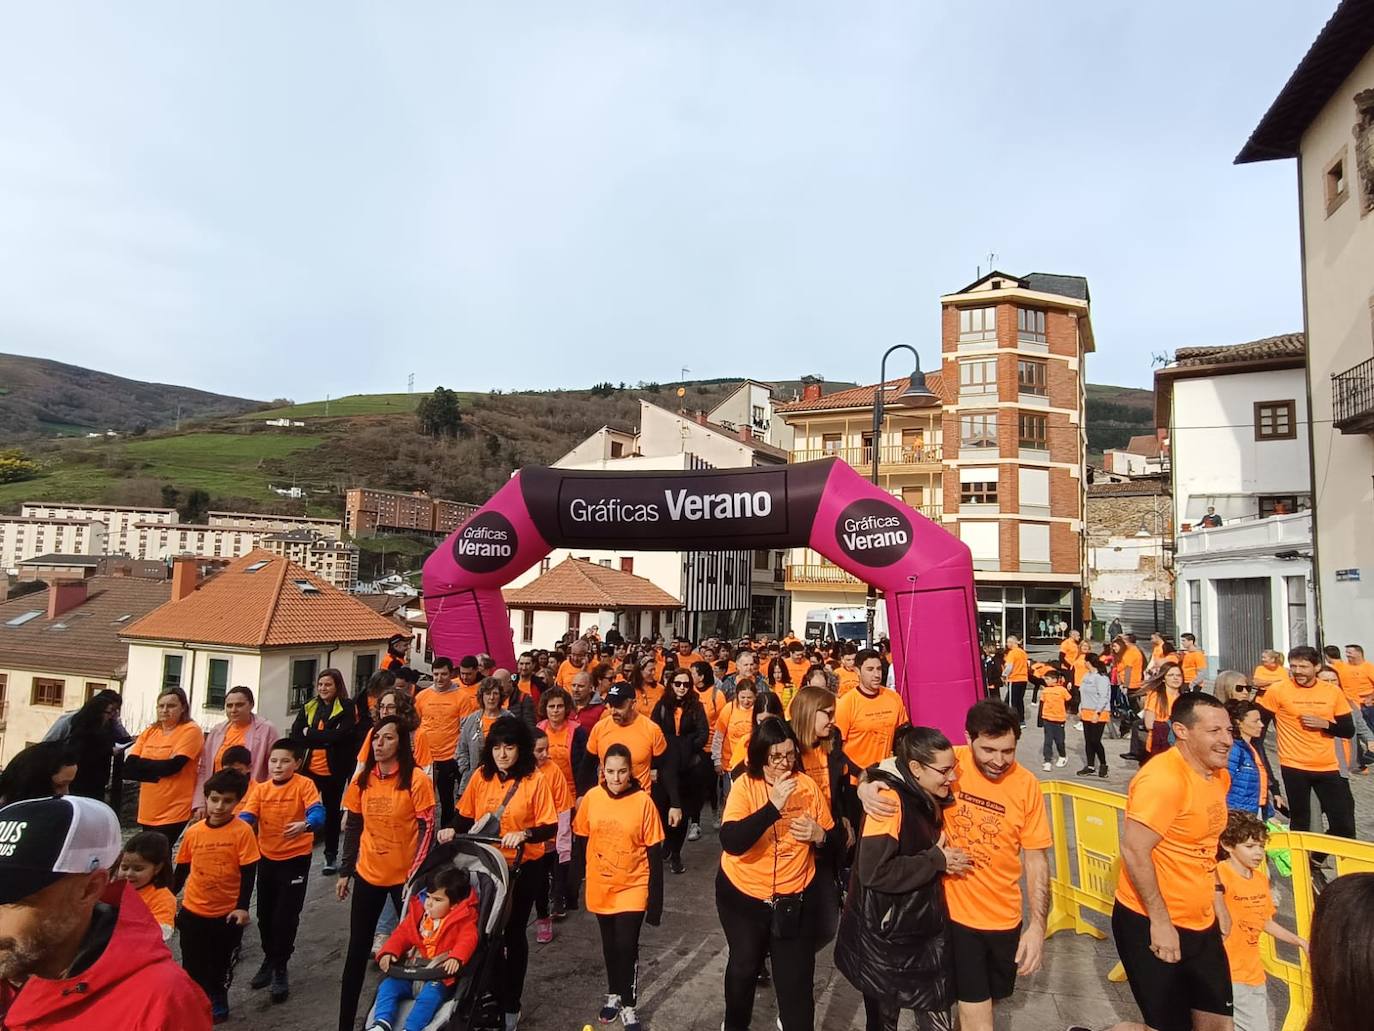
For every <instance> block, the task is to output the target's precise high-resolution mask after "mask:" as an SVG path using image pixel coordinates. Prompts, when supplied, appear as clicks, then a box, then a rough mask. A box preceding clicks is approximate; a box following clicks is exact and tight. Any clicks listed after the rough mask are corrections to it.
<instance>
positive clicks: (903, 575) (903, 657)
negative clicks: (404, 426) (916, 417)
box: [423, 458, 982, 741]
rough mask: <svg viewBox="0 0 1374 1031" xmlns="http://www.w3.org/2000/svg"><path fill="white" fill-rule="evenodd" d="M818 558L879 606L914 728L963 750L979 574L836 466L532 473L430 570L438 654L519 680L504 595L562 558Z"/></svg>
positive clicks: (489, 507)
mask: <svg viewBox="0 0 1374 1031" xmlns="http://www.w3.org/2000/svg"><path fill="white" fill-rule="evenodd" d="M560 546H562V547H582V548H608V549H610V548H615V549H628V550H637V551H688V550H711V549H713V548H714V549H767V548H790V547H810V548H813V549H815V550H816V551H818V552H819V553H820V554H822V555H824V556H825V557H826V558H828V559H830V560H831V561H832V562H834V563H835V564H836V565H838V566H840V567H841V568H843V569H845V570H847V571H848V572H850V573H852V574H853V575H854V576H857V577H859V578H860V579H861V580H864V581H866V582H867V583H870V584H873V585H874V586H876V587H879V588H881V589H882V591H883V592H884V595H885V597H886V604H887V613H888V628H889V631H890V637H891V640H892V651H893V661H894V664H895V667H896V677H895V683H896V686H897V689H898V690H899V691H900V692H901V694H902V696H903V698H904V700H905V702H906V706H907V711H908V712H909V713H910V714H911V719H912V722H913V723H919V724H925V725H928V726H936V727H940V728H941V729H942V730H944V731H945V733H947V734H949V735H950V736H951V738H952V739H953V740H955V741H961V740H962V739H963V724H964V713H965V712H966V711H967V709H968V707H969V706H970V705H972V704H973V703H974V702H975V701H976V700H978V699H979V698H980V697H982V667H981V662H980V655H979V647H978V634H977V624H976V620H975V604H974V589H973V563H972V559H971V557H970V555H969V550H968V547H967V546H966V545H964V543H963V542H962V541H960V540H959V539H958V538H957V537H955V536H954V535H953V534H951V533H949V532H948V531H946V530H944V529H943V528H941V527H940V526H938V525H936V524H935V523H933V522H931V521H930V520H928V519H926V518H924V517H923V516H921V515H920V514H919V513H918V512H916V511H914V510H913V509H911V508H909V507H908V506H906V505H905V504H903V503H902V502H901V501H899V500H897V499H896V498H894V497H893V496H892V495H890V494H887V493H885V492H884V491H881V490H879V489H878V488H877V487H874V486H873V485H872V484H870V483H869V482H868V481H867V480H865V479H863V478H862V477H861V476H859V474H858V473H856V472H855V471H854V470H853V469H851V468H850V467H849V466H848V465H846V464H845V463H844V462H842V461H840V460H839V459H834V458H831V459H824V460H821V461H818V462H804V463H798V464H796V465H786V466H777V467H762V468H750V469H716V470H694V471H688V472H676V471H674V472H604V471H581V470H565V469H550V468H539V467H533V468H527V469H522V470H521V471H520V472H518V473H516V474H515V476H513V477H512V478H511V480H510V482H509V483H507V484H506V485H505V486H504V487H502V488H501V489H500V490H499V491H497V493H496V494H495V495H494V496H493V497H492V499H491V500H490V501H489V502H487V504H486V505H485V506H484V507H483V508H481V509H480V510H479V511H478V512H477V513H476V514H474V515H473V516H472V517H471V518H469V519H468V521H467V522H466V523H464V524H463V525H462V526H460V527H459V528H458V529H457V530H456V531H454V532H453V533H452V534H451V535H450V536H449V537H448V539H447V540H445V541H444V543H443V544H442V545H441V546H440V547H439V548H438V549H437V550H436V551H435V552H434V553H433V554H432V555H430V557H429V558H428V560H426V562H425V566H424V579H423V583H424V596H425V601H424V604H425V612H426V615H427V616H428V618H429V627H430V643H431V646H432V647H433V649H434V652H435V654H439V655H452V656H454V657H455V658H456V657H457V656H459V655H470V654H475V653H477V652H487V653H488V654H490V655H491V656H492V658H494V659H495V660H496V663H497V665H498V666H505V667H507V668H511V669H513V668H514V663H515V647H514V642H513V640H512V634H511V629H510V618H509V616H508V615H507V612H506V605H505V602H504V601H503V600H502V595H501V588H502V587H503V586H504V585H505V584H507V583H509V582H510V581H511V580H512V579H514V578H515V577H516V576H518V575H519V574H520V573H522V572H524V571H525V570H526V569H528V568H530V567H531V566H533V565H534V564H535V563H536V562H538V561H540V560H541V559H542V558H543V557H544V556H545V555H547V554H548V553H549V551H550V550H552V549H553V548H555V547H560Z"/></svg>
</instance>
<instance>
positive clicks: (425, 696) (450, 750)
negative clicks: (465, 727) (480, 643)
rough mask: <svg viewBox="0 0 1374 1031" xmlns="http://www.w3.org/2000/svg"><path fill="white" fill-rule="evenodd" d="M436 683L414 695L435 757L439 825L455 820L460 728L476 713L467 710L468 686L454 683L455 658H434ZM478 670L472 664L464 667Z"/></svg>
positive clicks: (435, 787) (435, 795) (435, 786)
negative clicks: (454, 807) (465, 720)
mask: <svg viewBox="0 0 1374 1031" xmlns="http://www.w3.org/2000/svg"><path fill="white" fill-rule="evenodd" d="M464 661H466V660H464ZM433 665H434V686H433V687H431V688H430V689H429V690H427V691H421V692H420V693H419V694H418V695H416V696H415V711H416V712H417V713H419V714H420V726H421V727H422V728H424V732H425V738H426V739H427V740H428V741H429V750H430V755H432V756H433V757H434V797H435V802H436V805H437V807H438V812H437V813H436V814H435V815H436V817H437V819H438V821H439V826H440V827H448V826H450V825H451V824H452V823H453V803H454V791H455V789H456V788H457V786H458V781H459V774H458V759H457V756H456V755H455V752H456V750H457V748H458V730H459V725H460V724H461V723H462V722H463V720H464V719H465V718H466V717H467V716H469V715H471V714H472V712H475V711H476V710H475V709H473V710H471V711H469V710H468V700H467V689H466V687H465V686H463V687H460V686H459V685H457V684H455V683H454V682H453V660H452V659H447V658H443V657H440V658H437V659H435V660H434V664H433ZM469 668H470V669H471V670H472V671H473V672H474V673H475V672H476V662H475V660H474V664H473V666H472V667H464V671H465V673H466V670H467V669H469Z"/></svg>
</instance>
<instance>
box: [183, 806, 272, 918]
mask: <svg viewBox="0 0 1374 1031" xmlns="http://www.w3.org/2000/svg"><path fill="white" fill-rule="evenodd" d="M260 858H261V855H260V853H259V852H258V842H257V839H256V838H254V837H253V828H252V827H249V826H248V824H246V823H244V822H243V821H242V820H240V819H238V818H237V817H232V818H231V819H230V820H229V822H228V823H223V824H220V825H219V826H218V827H211V826H210V824H209V821H207V820H201V821H200V822H199V823H193V824H191V826H189V827H187V828H186V833H185V834H183V835H182V836H181V847H180V848H179V849H177V864H178V865H180V864H181V863H190V864H191V875H190V876H189V877H187V878H186V890H185V891H184V892H183V893H182V896H181V904H182V905H183V906H184V907H185V908H186V910H187V911H188V912H191V913H194V914H195V915H196V916H208V917H219V916H228V915H229V914H230V913H232V912H233V911H234V910H235V909H237V908H238V904H239V887H240V881H241V878H242V870H243V867H245V866H247V865H248V864H249V863H256V862H257V861H258V860H259V859H260Z"/></svg>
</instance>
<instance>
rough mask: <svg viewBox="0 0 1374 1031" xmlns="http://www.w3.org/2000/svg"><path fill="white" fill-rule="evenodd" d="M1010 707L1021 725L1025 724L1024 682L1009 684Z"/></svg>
mask: <svg viewBox="0 0 1374 1031" xmlns="http://www.w3.org/2000/svg"><path fill="white" fill-rule="evenodd" d="M1010 694H1011V707H1012V708H1013V709H1015V710H1016V715H1017V716H1018V717H1019V718H1020V720H1021V722H1022V723H1025V722H1026V682H1025V681H1024V680H1013V681H1012V682H1011V684H1010Z"/></svg>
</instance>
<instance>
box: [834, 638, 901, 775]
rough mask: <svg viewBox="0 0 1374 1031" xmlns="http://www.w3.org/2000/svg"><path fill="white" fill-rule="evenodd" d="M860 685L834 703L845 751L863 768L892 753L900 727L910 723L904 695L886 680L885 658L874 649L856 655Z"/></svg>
mask: <svg viewBox="0 0 1374 1031" xmlns="http://www.w3.org/2000/svg"><path fill="white" fill-rule="evenodd" d="M856 658H857V659H858V666H859V686H858V688H857V689H856V690H853V691H850V692H849V693H848V694H847V695H845V696H844V697H843V698H841V699H840V700H839V701H838V702H837V703H836V705H835V729H836V730H837V731H838V732H839V735H840V740H841V741H842V742H843V743H844V754H845V755H846V756H848V757H849V760H850V762H852V763H853V764H854V765H855V766H858V767H860V768H865V767H868V766H872V765H873V764H874V763H876V762H881V761H882V760H883V759H886V758H887V757H888V756H889V755H891V754H892V741H893V738H894V737H895V736H896V733H897V728H898V727H901V726H904V725H905V724H907V723H909V722H910V719H909V717H908V716H907V712H906V705H904V704H903V702H902V696H901V695H899V694H898V693H897V692H896V691H894V690H892V688H890V687H887V686H886V685H885V684H884V683H883V660H882V657H881V656H880V655H879V654H878V653H877V652H876V651H874V650H873V649H872V648H865V649H864V650H863V651H861V652H859V654H858V655H857V656H856Z"/></svg>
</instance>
